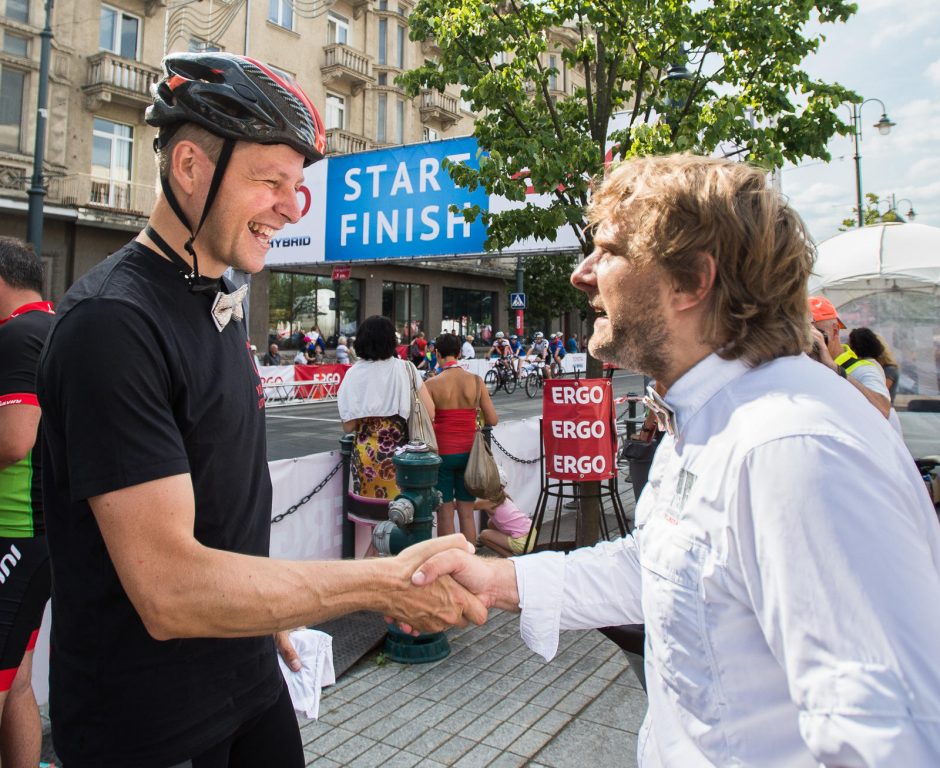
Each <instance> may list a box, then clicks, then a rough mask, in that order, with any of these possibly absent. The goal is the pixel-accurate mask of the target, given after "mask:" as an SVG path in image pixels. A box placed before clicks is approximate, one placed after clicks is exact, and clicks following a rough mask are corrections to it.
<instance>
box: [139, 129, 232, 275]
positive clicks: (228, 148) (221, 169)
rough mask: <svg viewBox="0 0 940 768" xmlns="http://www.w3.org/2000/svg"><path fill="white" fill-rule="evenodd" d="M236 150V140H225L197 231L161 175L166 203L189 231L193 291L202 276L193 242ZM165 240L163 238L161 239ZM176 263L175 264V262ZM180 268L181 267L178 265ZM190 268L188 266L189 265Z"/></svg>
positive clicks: (188, 241) (151, 230)
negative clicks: (233, 151)
mask: <svg viewBox="0 0 940 768" xmlns="http://www.w3.org/2000/svg"><path fill="white" fill-rule="evenodd" d="M234 149H235V139H228V138H227V139H225V140H224V142H223V143H222V150H221V151H220V152H219V159H218V161H217V162H216V164H215V171H214V172H213V174H212V181H211V182H210V183H209V192H208V193H207V194H206V202H205V204H204V205H203V207H202V216H200V218H199V224H198V225H197V226H196V228H195V230H194V229H193V226H192V224H190V223H189V219H187V218H186V214H185V213H184V212H183V207H182V206H181V205H180V203H179V200H178V199H177V197H176V193H175V192H173V188H172V187H171V186H170V181H169V179H168V178H167V176H166V175H164V174H160V187H161V188H162V189H163V196H164V197H165V198H166V201H167V202H168V203H169V204H170V208H171V209H172V210H173V213H175V214H176V218H178V219H179V220H180V221H181V222H182V224H183V226H184V227H186V229H187V230H188V231H189V233H190V238H189V239H188V240H187V241H186V242H185V243H184V244H183V248H185V249H186V252H187V253H188V254H189V255H190V256H191V257H192V260H193V265H192V271H191V273H190V274H189V275H188V276H187V281H188V282H189V289H190V291H192V290H193V289H194V286H195V285H196V284H198V282H199V278H200V274H199V257H198V256H197V255H196V249H195V248H194V247H193V241H194V240H195V239H196V237H197V236H198V235H199V231H200V230H201V229H202V225H203V224H205V223H206V219H207V218H208V217H209V211H210V210H211V208H212V204H213V203H214V202H215V197H216V195H217V194H218V192H219V187H220V186H222V177H223V176H225V169H226V168H228V163H229V160H230V159H231V157H232V150H234ZM148 230H149V232H153V228H152V227H148ZM151 239H153V240H154V242H155V243H157V245H159V246H160V248H163V249H164V250H166V249H165V248H164V246H165V244H166V243H165V241H164V242H162V243H161V242H157V240H156V239H154V238H153V237H152V236H151ZM160 239H161V240H163V238H160ZM170 251H171V252H172V255H171V254H170V253H168V254H167V256H170V258H172V257H173V256H177V258H179V255H178V254H177V253H176V252H175V251H173V250H172V249H170ZM174 263H175V262H174ZM177 266H179V265H177ZM187 266H188V265H187Z"/></svg>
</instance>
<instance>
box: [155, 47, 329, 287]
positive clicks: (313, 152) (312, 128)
mask: <svg viewBox="0 0 940 768" xmlns="http://www.w3.org/2000/svg"><path fill="white" fill-rule="evenodd" d="M163 67H164V69H165V70H166V77H164V78H163V79H162V80H161V81H160V82H159V83H158V84H157V85H156V86H155V87H154V88H153V104H152V105H151V106H149V107H148V108H147V114H146V120H147V123H148V124H149V125H152V126H154V127H156V128H159V129H160V132H159V134H158V135H157V138H156V139H155V140H154V148H155V149H159V148H162V147H165V146H167V144H168V143H169V141H170V139H171V138H172V136H173V133H174V132H175V131H176V129H177V128H178V127H179V126H181V125H183V124H184V123H194V124H196V125H198V126H201V127H202V128H205V129H206V130H207V131H209V132H210V133H212V134H215V135H216V136H219V137H220V138H222V139H224V142H223V144H222V149H221V151H220V153H219V159H218V161H217V162H216V167H215V172H214V173H213V177H212V181H211V183H210V185H209V191H208V193H207V195H206V201H205V203H204V204H203V209H202V215H201V216H200V217H199V221H198V222H196V223H195V225H194V223H193V222H192V221H190V220H189V219H188V217H187V216H186V214H185V213H184V212H183V209H182V207H181V206H180V204H179V202H178V201H177V199H176V195H175V193H174V192H173V188H172V187H171V186H170V183H169V179H167V178H166V176H165V175H164V174H162V173H161V175H160V186H161V187H162V188H163V193H164V196H165V197H166V199H167V202H168V203H169V205H170V207H171V208H172V209H173V212H174V213H175V214H176V216H177V217H178V218H179V220H180V221H181V222H182V223H183V225H184V226H185V227H186V228H187V229H188V230H189V232H190V235H191V237H190V238H189V239H188V240H187V241H186V243H185V245H184V248H185V249H186V251H187V252H189V254H190V255H191V256H192V259H193V263H192V267H191V268H189V266H188V265H187V264H186V263H185V262H184V261H182V260H179V261H177V259H178V258H179V257H178V256H176V254H175V253H174V252H173V251H172V249H171V248H170V247H169V246H168V245H167V244H166V241H165V240H163V238H162V237H160V235H159V234H158V233H157V232H155V231H154V229H153V227H152V226H150V225H148V226H147V230H146V231H147V234H148V235H149V236H150V238H151V239H152V240H153V241H154V242H155V243H157V244H158V246H159V247H160V248H161V249H163V251H164V252H165V253H166V254H167V256H168V257H170V258H171V259H172V260H173V261H174V263H176V264H177V266H178V267H179V268H180V270H181V271H182V272H183V273H184V276H185V278H186V280H187V282H188V283H189V286H190V290H196V289H197V288H198V286H199V284H200V283H199V278H200V275H199V258H198V256H197V255H196V250H195V248H194V246H193V242H194V241H195V239H196V238H197V237H198V235H199V231H200V230H201V229H202V225H203V224H204V223H205V221H206V218H207V217H208V215H209V211H210V209H211V208H212V204H213V202H214V201H215V197H216V194H217V193H218V191H219V186H220V185H221V183H222V177H223V176H224V175H225V169H226V167H227V166H228V162H229V159H230V158H231V156H232V151H233V149H234V147H235V143H236V142H239V141H249V142H255V143H257V144H286V145H287V146H289V147H291V148H292V149H294V150H296V151H297V152H299V153H300V154H301V155H303V157H304V165H305V166H307V165H310V164H311V163H315V162H316V161H317V160H321V159H322V158H323V155H324V153H325V151H326V133H325V132H324V128H323V120H322V119H321V118H320V113H319V112H317V109H316V107H314V106H313V104H311V103H310V99H308V98H307V95H306V94H305V93H304V92H303V90H302V89H301V88H300V86H299V85H297V84H296V83H295V82H294V81H293V80H291V79H290V78H288V77H285V76H282V75H279V74H277V73H276V72H274V70H272V69H271V68H270V67H267V66H265V65H264V64H261V63H260V62H258V61H255V60H254V59H250V58H248V57H247V56H236V55H234V54H231V53H171V54H170V55H168V56H167V57H166V58H165V59H164V60H163ZM174 257H175V258H174ZM206 287H207V288H208V289H209V290H212V289H213V286H212V285H211V284H210V285H208V286H206ZM200 290H201V289H200Z"/></svg>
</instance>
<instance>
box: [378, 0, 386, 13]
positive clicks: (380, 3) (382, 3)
mask: <svg viewBox="0 0 940 768" xmlns="http://www.w3.org/2000/svg"><path fill="white" fill-rule="evenodd" d="M377 10H379V11H387V10H388V0H379V1H378V8H377Z"/></svg>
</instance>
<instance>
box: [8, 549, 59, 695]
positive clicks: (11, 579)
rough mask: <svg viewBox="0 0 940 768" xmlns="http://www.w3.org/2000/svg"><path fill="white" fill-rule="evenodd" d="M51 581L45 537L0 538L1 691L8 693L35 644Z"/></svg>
mask: <svg viewBox="0 0 940 768" xmlns="http://www.w3.org/2000/svg"><path fill="white" fill-rule="evenodd" d="M51 588H52V578H51V576H50V573H49V549H48V548H47V547H46V537H45V536H36V537H34V538H29V539H16V538H2V537H0V691H9V690H10V686H11V685H12V684H13V678H15V677H16V670H17V669H19V666H20V662H21V661H22V660H23V655H24V654H25V653H26V651H31V650H32V649H33V647H34V646H35V645H36V635H37V634H38V633H39V625H40V624H41V623H42V612H43V611H44V610H45V607H46V601H48V600H49V594H50V590H51Z"/></svg>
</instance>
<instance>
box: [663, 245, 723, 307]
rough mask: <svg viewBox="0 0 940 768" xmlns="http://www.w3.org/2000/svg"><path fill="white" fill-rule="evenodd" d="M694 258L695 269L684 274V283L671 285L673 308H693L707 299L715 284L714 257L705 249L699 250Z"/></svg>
mask: <svg viewBox="0 0 940 768" xmlns="http://www.w3.org/2000/svg"><path fill="white" fill-rule="evenodd" d="M695 258H696V268H695V270H694V271H692V272H689V273H687V274H686V275H685V276H684V277H686V280H685V281H683V282H684V284H680V283H678V282H677V283H676V284H675V286H674V287H673V295H672V302H673V308H674V309H676V310H678V311H683V310H688V309H693V308H694V307H697V306H699V305H700V304H702V303H703V302H705V301H707V300H708V297H709V295H710V294H711V292H712V288H714V286H715V278H716V276H717V274H718V267H717V266H716V264H715V257H714V256H712V255H711V254H710V253H708V252H707V251H701V252H699V253H698V254H696V257H695Z"/></svg>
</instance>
